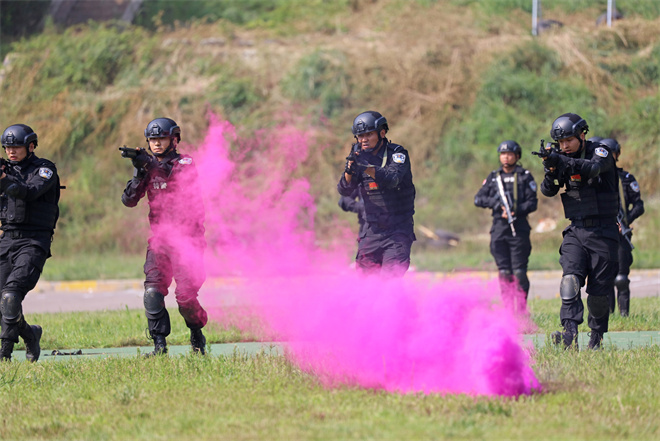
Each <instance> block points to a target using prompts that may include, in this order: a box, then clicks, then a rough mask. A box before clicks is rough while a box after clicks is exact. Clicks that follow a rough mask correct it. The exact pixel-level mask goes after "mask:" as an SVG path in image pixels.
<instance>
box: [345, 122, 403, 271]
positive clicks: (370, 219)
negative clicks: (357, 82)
mask: <svg viewBox="0 0 660 441" xmlns="http://www.w3.org/2000/svg"><path fill="white" fill-rule="evenodd" d="M381 130H385V131H387V130H388V126H387V121H386V120H385V118H384V117H383V116H382V115H381V114H380V113H378V112H373V111H369V112H365V113H362V114H360V115H358V116H357V117H356V118H355V121H354V123H353V134H354V135H355V136H356V137H357V136H358V135H361V134H365V133H369V132H373V131H376V132H378V136H379V144H378V147H376V148H374V149H371V151H365V150H362V149H361V147H360V144H359V143H358V144H355V145H354V146H353V148H352V150H351V155H350V156H349V157H355V161H350V160H349V161H347V166H348V163H353V165H354V168H353V169H352V170H350V169H349V168H347V171H346V172H347V173H348V172H350V173H351V176H352V179H351V181H350V182H348V181H347V180H346V177H345V175H342V177H341V179H340V180H339V183H338V185H337V189H338V191H339V194H341V195H342V196H349V197H350V196H351V195H352V194H354V192H355V191H356V190H357V191H358V192H359V195H360V197H361V198H362V200H363V201H364V211H365V217H366V223H365V226H364V228H363V229H362V231H361V233H360V238H359V242H358V253H357V257H356V264H357V267H358V268H359V269H360V270H362V271H364V272H365V273H371V272H374V271H378V270H380V269H381V268H382V271H383V272H384V273H386V274H387V275H391V276H403V275H404V274H405V272H406V271H407V270H408V267H409V266H410V249H411V246H412V242H413V241H414V240H415V234H414V226H413V214H414V213H415V186H414V185H413V177H412V171H411V168H410V157H409V156H408V152H407V151H406V150H405V149H404V148H403V147H402V146H400V145H398V144H393V143H391V142H390V141H389V140H388V139H387V138H385V137H381ZM374 151H375V152H376V154H373V152H374ZM370 167H373V168H374V170H375V179H374V178H372V177H371V176H369V175H368V174H367V173H366V172H365V170H366V169H367V168H370Z"/></svg>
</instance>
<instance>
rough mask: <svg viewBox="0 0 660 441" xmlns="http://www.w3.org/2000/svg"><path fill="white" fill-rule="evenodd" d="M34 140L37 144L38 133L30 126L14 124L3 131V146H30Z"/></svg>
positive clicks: (35, 144)
mask: <svg viewBox="0 0 660 441" xmlns="http://www.w3.org/2000/svg"><path fill="white" fill-rule="evenodd" d="M31 142H33V143H34V146H35V147H36V146H37V134H36V133H34V130H32V128H31V127H30V126H26V125H25V124H13V125H11V126H9V127H7V128H6V129H5V131H4V132H3V133H2V148H3V149H4V148H7V147H21V146H25V147H27V146H29V145H30V143H31Z"/></svg>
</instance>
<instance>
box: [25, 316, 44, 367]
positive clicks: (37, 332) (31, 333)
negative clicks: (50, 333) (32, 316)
mask: <svg viewBox="0 0 660 441" xmlns="http://www.w3.org/2000/svg"><path fill="white" fill-rule="evenodd" d="M43 332H44V331H43V329H41V326H39V325H30V326H29V327H26V329H25V331H24V332H23V333H21V337H23V341H24V342H25V358H26V359H27V361H29V362H32V363H34V362H35V361H37V360H39V355H40V354H41V346H39V342H40V341H41V334H43Z"/></svg>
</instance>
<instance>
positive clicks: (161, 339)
mask: <svg viewBox="0 0 660 441" xmlns="http://www.w3.org/2000/svg"><path fill="white" fill-rule="evenodd" d="M151 338H152V339H153V341H154V350H153V351H152V352H149V353H148V354H144V356H145V357H155V356H157V355H165V354H167V340H166V339H165V336H164V335H163V334H151Z"/></svg>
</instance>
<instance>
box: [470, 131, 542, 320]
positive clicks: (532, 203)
mask: <svg viewBox="0 0 660 441" xmlns="http://www.w3.org/2000/svg"><path fill="white" fill-rule="evenodd" d="M497 153H499V157H500V164H501V165H502V166H501V167H500V168H499V169H497V170H493V171H492V172H490V174H489V175H488V177H487V178H486V179H484V181H483V183H482V184H481V188H480V189H479V191H478V192H477V194H476V196H475V197H474V205H476V206H477V207H481V208H489V209H492V212H493V225H492V227H491V229H490V252H491V254H492V255H493V257H494V258H495V263H496V264H497V269H498V271H499V280H500V286H501V289H502V294H503V295H505V293H507V290H508V287H509V286H510V285H511V283H512V282H514V281H515V283H516V285H517V288H518V289H519V290H520V291H522V292H524V293H525V301H526V300H527V296H528V294H529V279H528V278H527V263H528V261H529V254H530V253H531V251H532V244H531V242H530V240H529V233H530V231H531V228H530V226H529V222H528V221H527V215H528V214H529V213H532V212H534V211H536V207H537V205H538V199H537V197H536V182H535V181H534V177H533V176H532V174H531V173H530V172H529V170H525V169H524V168H523V167H522V166H521V165H520V164H519V163H518V161H519V160H520V156H521V155H522V149H521V148H520V145H519V144H518V143H517V142H516V141H503V142H502V143H501V144H500V145H499V146H498V147H497ZM500 183H501V184H502V190H503V193H504V198H505V199H504V198H503V195H502V194H500V191H499V184H500ZM505 201H506V204H505ZM507 206H508V209H509V211H510V212H511V216H512V218H509V217H508V214H507V209H506V207H507ZM511 219H513V222H511ZM506 297H507V296H505V300H509V299H507V298H506ZM514 307H515V308H516V309H518V308H519V307H520V309H521V310H523V309H522V305H514Z"/></svg>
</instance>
